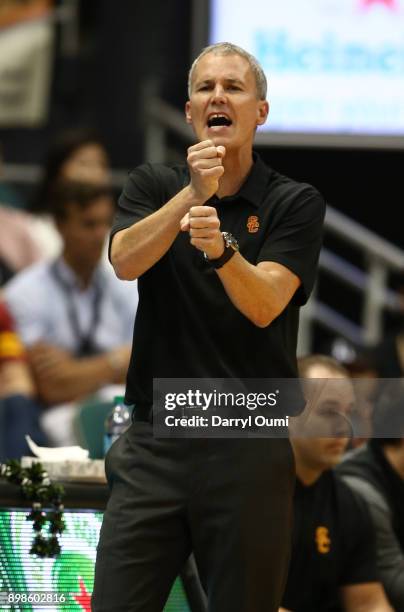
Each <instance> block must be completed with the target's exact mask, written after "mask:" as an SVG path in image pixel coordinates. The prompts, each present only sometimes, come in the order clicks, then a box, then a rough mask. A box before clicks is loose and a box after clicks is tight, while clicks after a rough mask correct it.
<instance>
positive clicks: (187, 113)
mask: <svg viewBox="0 0 404 612" xmlns="http://www.w3.org/2000/svg"><path fill="white" fill-rule="evenodd" d="M185 119H186V122H187V123H192V116H191V102H190V101H189V100H188V102H186V103H185Z"/></svg>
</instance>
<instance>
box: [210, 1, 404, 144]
mask: <svg viewBox="0 0 404 612" xmlns="http://www.w3.org/2000/svg"><path fill="white" fill-rule="evenodd" d="M403 23H404V1H403V0H308V1H306V2H301V0H283V1H282V2H278V1H276V0H248V3H246V2H234V1H233V0H211V2H210V14H209V41H208V42H209V44H210V43H213V42H219V41H230V42H233V43H236V44H239V45H240V46H242V47H244V48H245V49H247V50H248V51H249V52H250V53H252V54H253V55H255V56H256V57H257V58H258V60H259V61H260V63H261V64H262V66H263V68H264V70H265V73H266V75H267V79H268V85H269V96H268V99H269V101H270V115H269V118H268V121H267V123H266V125H265V126H263V128H260V131H261V133H264V134H265V133H267V132H271V133H272V134H278V135H282V134H283V135H289V138H288V140H289V141H291V142H293V138H291V135H295V136H296V139H297V140H300V141H302V139H303V141H305V140H306V141H307V142H310V141H313V139H315V138H316V137H324V138H325V139H327V137H328V139H329V141H330V142H332V140H333V139H334V142H337V139H338V137H339V138H342V137H345V138H348V140H349V142H350V144H352V140H353V141H356V144H358V145H361V144H365V143H366V138H368V139H369V138H370V139H371V142H373V143H374V144H379V145H380V146H383V145H384V144H385V145H386V146H393V147H399V148H403V147H404V138H403V136H404V29H403Z"/></svg>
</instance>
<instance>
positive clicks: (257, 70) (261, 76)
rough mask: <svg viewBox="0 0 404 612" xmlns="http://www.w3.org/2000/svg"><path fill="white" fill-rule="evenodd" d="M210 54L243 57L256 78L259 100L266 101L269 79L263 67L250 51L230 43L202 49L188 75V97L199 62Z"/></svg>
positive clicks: (216, 44)
mask: <svg viewBox="0 0 404 612" xmlns="http://www.w3.org/2000/svg"><path fill="white" fill-rule="evenodd" d="M208 53H213V54H214V55H240V56H241V57H243V58H244V59H246V60H247V62H248V63H249V65H250V68H251V70H252V72H253V75H254V77H255V84H256V86H257V97H258V99H259V100H265V99H266V97H267V79H266V76H265V72H264V71H263V69H262V66H261V65H260V63H259V62H258V61H257V60H256V59H255V57H254V56H253V55H251V53H248V51H246V50H245V49H243V48H242V47H239V46H237V45H233V43H229V42H221V43H215V44H214V45H209V47H205V48H204V49H202V51H201V53H200V54H199V55H198V57H197V58H196V59H195V60H194V62H193V63H192V66H191V68H190V70H189V73H188V96H189V97H190V96H191V91H192V80H193V77H194V72H195V69H196V67H197V65H198V62H199V60H200V59H201V58H202V57H204V56H205V55H208Z"/></svg>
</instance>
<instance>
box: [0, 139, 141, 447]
mask: <svg viewBox="0 0 404 612" xmlns="http://www.w3.org/2000/svg"><path fill="white" fill-rule="evenodd" d="M10 196H11V197H10ZM15 201H16V199H15V198H13V197H12V193H11V192H10V191H9V190H7V189H6V190H4V188H3V189H1V190H0V285H1V290H0V291H1V294H0V296H1V297H0V299H1V309H2V310H1V313H2V316H1V319H0V398H1V400H0V401H1V404H0V418H1V420H2V422H3V423H4V424H5V427H2V428H1V433H0V459H4V458H5V457H10V456H17V457H18V456H20V455H23V454H27V453H28V452H29V449H28V447H27V444H26V441H25V434H29V435H31V437H32V438H33V439H34V441H35V442H36V443H38V444H47V445H51V446H63V445H71V444H74V443H76V441H77V440H76V429H75V419H76V418H77V412H78V407H79V406H80V403H81V402H82V401H83V400H84V399H85V398H87V397H89V396H94V395H96V396H97V397H99V398H100V399H104V400H105V399H111V400H112V398H113V396H114V395H115V394H116V392H117V388H116V386H117V385H119V391H120V392H121V391H122V385H123V384H124V381H125V376H126V370H127V367H128V361H129V356H130V345H131V340H132V332H133V321H134V316H135V313H136V307H137V299H138V298H137V285H136V282H133V283H127V282H123V281H119V280H118V279H117V278H116V277H115V275H114V273H113V271H112V268H111V266H110V265H109V264H108V261H107V238H108V233H109V228H110V226H111V223H112V218H113V215H114V207H115V201H114V195H113V193H112V190H111V186H110V169H109V161H108V155H107V152H106V149H105V147H104V146H103V144H102V143H101V141H100V140H99V138H98V137H97V135H96V134H94V133H93V132H91V131H89V130H72V131H68V132H64V133H61V134H60V135H59V137H58V138H57V140H55V142H54V143H53V145H52V146H51V148H50V150H49V154H48V156H47V159H46V160H44V164H43V175H42V178H41V181H40V183H39V185H38V187H37V189H36V190H35V193H34V194H33V197H32V200H31V201H29V202H26V203H25V205H24V206H23V207H21V205H20V206H19V207H18V208H17V207H16V206H15ZM11 339H12V340H11ZM16 346H18V347H19V349H18V351H17V350H16ZM16 406H17V407H18V408H16ZM24 407H25V408H24ZM17 410H18V415H19V416H18V419H15V418H13V419H11V415H15V414H17V412H16V411H17ZM11 431H12V435H10V432H11Z"/></svg>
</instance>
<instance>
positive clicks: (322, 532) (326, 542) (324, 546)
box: [315, 527, 331, 555]
mask: <svg viewBox="0 0 404 612" xmlns="http://www.w3.org/2000/svg"><path fill="white" fill-rule="evenodd" d="M315 540H316V544H317V550H318V552H319V553H321V554H323V555H325V554H327V553H329V552H330V548H331V540H330V535H329V532H328V529H327V527H317V529H316V538H315Z"/></svg>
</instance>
